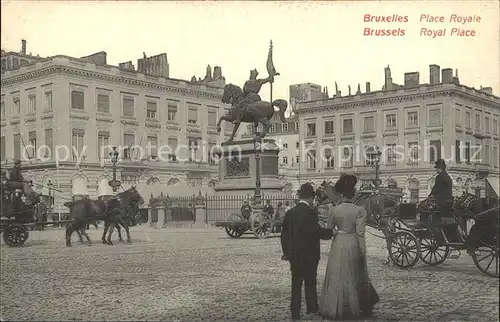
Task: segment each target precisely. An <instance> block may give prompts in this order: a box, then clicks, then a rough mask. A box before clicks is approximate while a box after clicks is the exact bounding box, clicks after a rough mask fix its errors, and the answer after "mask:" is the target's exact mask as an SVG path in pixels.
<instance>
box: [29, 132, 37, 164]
mask: <svg viewBox="0 0 500 322" xmlns="http://www.w3.org/2000/svg"><path fill="white" fill-rule="evenodd" d="M28 146H29V147H30V148H29V149H26V150H28V151H27V152H28V157H29V158H30V159H36V151H37V146H36V131H30V132H28Z"/></svg>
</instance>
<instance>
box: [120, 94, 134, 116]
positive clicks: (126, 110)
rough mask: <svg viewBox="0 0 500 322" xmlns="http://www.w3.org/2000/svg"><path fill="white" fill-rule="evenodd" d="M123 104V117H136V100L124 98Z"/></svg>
mask: <svg viewBox="0 0 500 322" xmlns="http://www.w3.org/2000/svg"><path fill="white" fill-rule="evenodd" d="M122 103H123V112H122V113H123V114H122V115H123V116H129V117H133V116H134V99H133V98H131V97H130V98H128V97H124V98H123V100H122Z"/></svg>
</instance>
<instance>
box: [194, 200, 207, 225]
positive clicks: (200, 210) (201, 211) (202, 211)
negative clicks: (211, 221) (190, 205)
mask: <svg viewBox="0 0 500 322" xmlns="http://www.w3.org/2000/svg"><path fill="white" fill-rule="evenodd" d="M195 202H196V204H195V218H194V225H193V226H194V227H195V228H202V227H205V223H206V221H207V213H206V206H205V204H206V203H205V198H204V197H203V196H202V195H201V192H200V194H199V195H198V197H196V200H195Z"/></svg>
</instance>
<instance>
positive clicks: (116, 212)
mask: <svg viewBox="0 0 500 322" xmlns="http://www.w3.org/2000/svg"><path fill="white" fill-rule="evenodd" d="M142 203H144V200H143V199H142V197H141V195H140V194H139V192H138V191H137V190H136V189H135V187H132V188H130V189H128V190H126V191H123V192H121V193H119V194H117V195H116V197H115V198H112V199H109V200H91V199H84V200H77V201H75V202H73V203H71V205H70V218H71V219H72V222H71V224H69V225H68V226H67V227H66V245H67V246H71V235H72V234H73V232H75V231H76V232H77V233H78V234H79V235H83V236H85V238H86V239H87V241H88V243H89V244H90V238H89V236H88V234H87V232H86V229H85V228H86V226H87V223H89V222H92V221H96V220H102V221H103V222H104V232H103V235H102V242H103V243H104V244H108V245H113V243H112V242H111V236H112V234H113V229H114V227H117V226H118V225H120V226H122V227H123V228H124V229H125V232H126V233H127V240H128V241H129V242H130V241H131V238H130V231H129V223H130V221H129V219H128V217H129V215H128V213H129V211H130V210H131V209H136V208H137V206H138V205H140V204H142ZM108 231H109V233H108ZM106 233H108V238H107V239H106Z"/></svg>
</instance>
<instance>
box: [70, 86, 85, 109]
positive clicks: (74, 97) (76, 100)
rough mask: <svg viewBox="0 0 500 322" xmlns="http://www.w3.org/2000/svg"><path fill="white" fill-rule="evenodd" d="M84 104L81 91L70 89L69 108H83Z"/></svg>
mask: <svg viewBox="0 0 500 322" xmlns="http://www.w3.org/2000/svg"><path fill="white" fill-rule="evenodd" d="M84 106H85V103H84V95H83V92H82V91H76V90H74V91H71V108H73V109H77V110H83V109H84Z"/></svg>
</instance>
